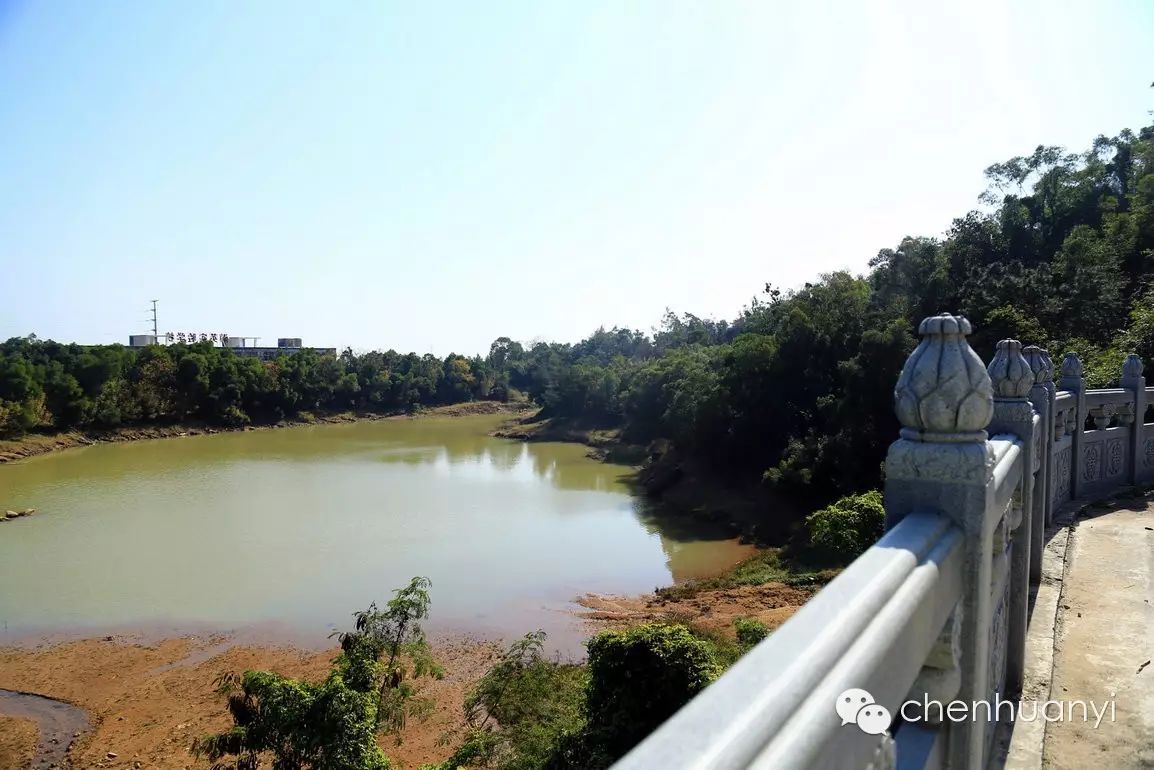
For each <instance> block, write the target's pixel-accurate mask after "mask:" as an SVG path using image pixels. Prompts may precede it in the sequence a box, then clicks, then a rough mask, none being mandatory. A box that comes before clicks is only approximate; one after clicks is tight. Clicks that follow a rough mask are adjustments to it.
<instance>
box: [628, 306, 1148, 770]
mask: <svg viewBox="0 0 1154 770" xmlns="http://www.w3.org/2000/svg"><path fill="white" fill-rule="evenodd" d="M970 331H971V329H970V324H969V322H968V321H967V320H966V319H965V318H962V317H960V316H951V315H947V314H942V315H939V316H933V317H930V318H926V319H925V320H924V321H922V323H921V325H920V327H919V333H920V334H921V338H922V339H921V342H920V344H919V345H918V347H917V349H916V350H915V351H914V352H913V353H911V354H910V356H909V358H908V360H907V361H906V364H905V366H904V367H903V369H902V372H901V375H900V376H899V378H898V382H897V385H896V387H895V389H894V404H895V411H896V413H897V416H898V420H899V422H900V423H901V432H900V438H899V439H898V440H897V441H895V442H894V443H893V444H892V445H891V446H890V450H889V454H888V456H887V459H886V484H885V506H886V534H885V535H884V536H883V537H882V539H881V540H880V541H879V542H878V543H877V544H876V545H874V546H873V547H872V548H870V549H869V550H868V551H866V553H864V554H863V555H862V556H861V557H859V558H858V559H857V560H855V561H854V562H853V563H852V564H851V565H849V567H847V568H846V569H845V571H844V572H842V573H841V574H840V575H839V576H838V577H837V578H836V579H834V580H833V581H832V582H831V583H830V584H829V585H827V586H826V587H825V588H824V589H823V590H822V591H820V592H819V593H818V594H817V595H816V596H814V597H813V598H812V599H811V600H810V601H809V602H808V603H807V604H806V605H805V606H804V607H803V608H802V609H801V610H800V611H799V612H798V613H797V614H796V615H795V616H794V617H793V618H791V619H790V620H789V621H787V622H786V623H785V624H784V625H783V626H782V627H781V628H779V629H778V630H776V631H775V632H774V633H773V634H772V635H771V636H770V637H769V638H767V639H766V640H765V641H763V642H762V643H761V644H759V645H758V646H757V647H755V648H754V649H753V650H752V651H750V652H749V654H747V655H746V656H745V657H744V658H742V659H741V660H740V661H738V663H737V664H736V665H735V666H734V667H733V668H732V669H730V670H729V671H728V672H727V673H726V674H725V675H724V676H722V677H721V678H720V679H719V680H718V681H717V682H715V683H714V684H713V685H711V686H710V687H708V688H707V689H706V690H705V691H704V692H702V693H701V694H700V695H699V696H698V697H697V698H695V699H694V700H693V701H692V702H690V703H689V704H688V705H686V706H685V708H683V709H682V710H681V711H679V712H678V713H677V714H675V715H674V716H673V717H672V718H671V719H670V720H669V721H668V722H666V724H664V725H663V726H662V727H661V728H659V729H658V730H657V731H656V732H655V733H654V734H653V735H651V736H650V737H649V738H647V739H646V740H645V741H644V742H642V743H641V745H639V746H638V747H637V748H635V749H634V750H633V751H632V752H630V753H629V754H628V755H627V756H626V757H625V758H623V759H622V760H621V761H620V762H618V763H617V765H615V767H617V768H620V769H621V770H650V769H651V768H662V769H663V770H690V768H692V769H693V770H726V769H734V770H736V769H737V768H760V769H762V770H788V769H790V768H797V769H799V770H800V769H802V768H806V769H808V770H812V769H814V768H829V769H831V770H833V769H837V770H841V769H842V768H863V769H866V768H868V769H869V770H887V769H888V770H893V769H894V768H898V767H901V768H903V770H905V769H906V768H910V769H911V770H912V769H913V768H949V770H984V769H985V768H987V767H989V766H990V764H991V758H992V756H993V754H994V748H993V747H994V742H995V736H996V734H997V732H998V731H999V730H1007V729H1012V726H1011V725H1006V724H998V723H996V722H993V721H990V722H986V721H981V720H979V721H964V722H951V721H944V722H942V721H938V722H936V723H929V722H926V723H915V722H907V721H905V720H904V719H903V718H902V717H901V716H900V714H899V709H900V706H901V704H902V703H903V702H905V701H907V700H918V701H920V700H921V699H922V698H930V699H934V700H938V701H940V702H942V703H946V702H948V701H950V700H953V699H958V700H962V701H967V702H969V701H975V700H993V699H994V698H996V697H1001V698H1004V699H1007V700H1012V699H1013V698H1015V697H1016V696H1017V695H1018V694H1019V693H1020V691H1021V687H1022V677H1023V669H1024V665H1025V655H1026V650H1025V636H1026V626H1027V623H1028V621H1029V616H1028V614H1029V590H1030V585H1031V583H1036V582H1037V581H1038V580H1039V579H1040V565H1041V556H1042V548H1043V546H1044V543H1045V539H1044V538H1045V527H1046V524H1047V523H1050V522H1051V521H1052V520H1053V515H1054V512H1055V511H1056V510H1058V509H1059V508H1061V507H1062V506H1064V505H1069V504H1071V503H1072V501H1073V502H1077V501H1079V500H1080V499H1086V498H1088V497H1097V496H1103V495H1106V494H1109V493H1111V492H1113V491H1115V490H1116V489H1118V488H1120V487H1125V486H1128V485H1132V484H1137V483H1145V482H1154V423H1146V422H1145V415H1146V407H1147V404H1148V403H1149V399H1150V398H1154V388H1147V387H1146V383H1145V380H1144V379H1143V377H1142V361H1141V359H1140V358H1138V356H1136V355H1131V356H1129V357H1128V358H1127V359H1126V361H1125V363H1124V364H1123V366H1122V370H1121V377H1120V380H1119V386H1120V387H1118V388H1111V389H1105V390H1087V389H1086V387H1085V380H1084V378H1083V371H1084V368H1083V365H1082V362H1081V360H1080V359H1079V358H1078V356H1077V355H1076V354H1074V353H1067V354H1066V355H1065V356H1064V357H1063V358H1062V361H1061V365H1060V368H1059V377H1058V381H1057V382H1056V383H1055V382H1054V363H1053V361H1052V360H1051V358H1050V356H1049V354H1048V353H1047V352H1046V351H1045V350H1043V349H1041V348H1038V347H1035V346H1027V347H1025V348H1023V346H1022V344H1021V343H1020V342H1018V341H1017V340H1003V341H1001V342H1000V343H998V347H997V352H996V353H995V355H994V358H993V360H992V361H991V362H990V365H989V367H988V368H987V367H984V366H983V365H982V361H981V360H980V359H979V357H978V356H977V354H976V353H975V352H974V351H973V350H972V349H971V348H970V346H969V344H968V342H967V341H966V335H968V334H969V333H970ZM1088 422H1090V423H1092V427H1090V428H1089V429H1087V423H1088ZM1045 622H1049V621H1045ZM850 688H861V689H864V690H866V691H868V692H869V693H871V694H872V695H873V697H874V699H875V701H876V704H877V705H879V706H881V707H885V708H886V709H888V710H889V712H890V714H891V715H893V717H894V719H893V722H892V724H891V725H890V729H889V731H888V732H886V733H885V734H884V735H870V734H867V733H865V732H863V731H862V730H860V729H859V728H858V726H857V725H855V724H852V723H851V724H842V722H841V720H840V718H839V717H838V715H837V713H836V712H835V711H834V702H835V699H836V698H837V697H838V695H839V694H841V693H842V692H843V691H844V690H847V689H850Z"/></svg>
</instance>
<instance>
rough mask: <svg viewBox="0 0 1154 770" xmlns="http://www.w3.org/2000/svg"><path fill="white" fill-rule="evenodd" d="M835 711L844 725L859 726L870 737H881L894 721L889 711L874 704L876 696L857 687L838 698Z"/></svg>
mask: <svg viewBox="0 0 1154 770" xmlns="http://www.w3.org/2000/svg"><path fill="white" fill-rule="evenodd" d="M834 710H836V711H837V715H838V716H839V717H841V723H842V724H843V725H857V726H858V727H859V728H861V731H862V732H863V733H868V734H870V735H881V734H882V733H884V732H885V731H886V730H888V729H889V728H890V722H891V721H892V720H893V717H892V716H891V715H890V710H889V709H887V708H886V707H885V706H881V705H878V704H877V703H874V696H872V695H870V694H869V693H868V692H866V691H865V690H860V689H858V688H856V687H855V688H851V689H849V690H846V691H845V692H843V693H842V694H841V695H839V696H837V702H836V703H834Z"/></svg>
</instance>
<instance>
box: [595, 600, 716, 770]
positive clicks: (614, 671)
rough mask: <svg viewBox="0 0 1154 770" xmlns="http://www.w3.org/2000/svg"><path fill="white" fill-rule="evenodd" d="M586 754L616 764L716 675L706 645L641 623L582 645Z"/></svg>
mask: <svg viewBox="0 0 1154 770" xmlns="http://www.w3.org/2000/svg"><path fill="white" fill-rule="evenodd" d="M588 650H589V688H588V691H587V696H586V711H587V714H588V720H589V721H588V739H589V740H588V743H589V746H588V748H587V750H588V751H589V752H590V753H591V754H593V755H597V754H602V753H603V754H604V755H607V756H609V757H611V758H619V757H621V756H623V755H624V754H625V753H626V752H627V751H629V750H630V749H631V748H633V747H634V746H635V745H637V744H638V743H639V742H640V741H641V739H642V738H644V737H645V736H647V735H649V733H651V732H653V731H654V730H655V729H657V727H658V726H659V725H660V724H661V723H662V722H664V721H665V720H666V719H668V718H669V717H671V716H673V714H674V712H676V711H677V710H678V709H679V708H681V707H682V706H684V705H685V704H686V703H688V702H689V700H690V699H691V698H692V697H693V696H694V695H696V694H697V693H699V692H701V691H702V690H703V689H705V687H706V686H707V685H708V684H709V683H710V682H712V681H713V680H714V679H716V678H717V677H718V675H719V674H720V673H721V665H720V663H719V662H718V661H717V658H716V655H715V654H714V652H713V650H712V649H711V647H710V645H709V643H708V642H706V641H705V640H703V639H700V638H698V637H696V636H694V635H693V634H692V633H691V632H690V631H689V629H687V628H685V627H684V626H677V625H666V624H664V623H646V624H644V625H640V626H635V627H633V628H630V629H627V630H625V631H603V632H602V633H600V634H597V635H596V636H594V637H593V638H592V639H590V640H589V643H588Z"/></svg>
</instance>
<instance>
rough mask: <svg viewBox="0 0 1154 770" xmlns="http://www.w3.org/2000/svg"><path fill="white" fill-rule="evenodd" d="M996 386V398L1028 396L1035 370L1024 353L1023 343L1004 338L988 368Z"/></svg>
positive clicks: (1032, 384)
mask: <svg viewBox="0 0 1154 770" xmlns="http://www.w3.org/2000/svg"><path fill="white" fill-rule="evenodd" d="M986 371H987V372H989V375H990V380H991V381H992V382H993V386H994V398H1026V397H1027V396H1029V395H1030V388H1032V387H1033V386H1034V370H1033V369H1031V368H1030V364H1029V362H1028V361H1026V357H1025V356H1023V355H1022V343H1021V342H1018V341H1017V340H1002V341H1001V342H999V343H998V349H997V351H995V353H994V360H993V361H990V366H989V368H988V369H987V370H986Z"/></svg>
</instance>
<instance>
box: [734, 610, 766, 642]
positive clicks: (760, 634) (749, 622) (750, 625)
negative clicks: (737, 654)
mask: <svg viewBox="0 0 1154 770" xmlns="http://www.w3.org/2000/svg"><path fill="white" fill-rule="evenodd" d="M733 627H734V629H736V631H737V643H738V644H739V645H741V647H742V648H743V649H745V650H748V649H749V648H751V647H753V646H755V645H756V644H757V643H758V642H760V641H761V640H762V639H764V638H765V637H767V636H769V626H767V625H765V624H764V623H762V622H761V621H760V620H758V619H757V618H738V619H737V620H735V621H733Z"/></svg>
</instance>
